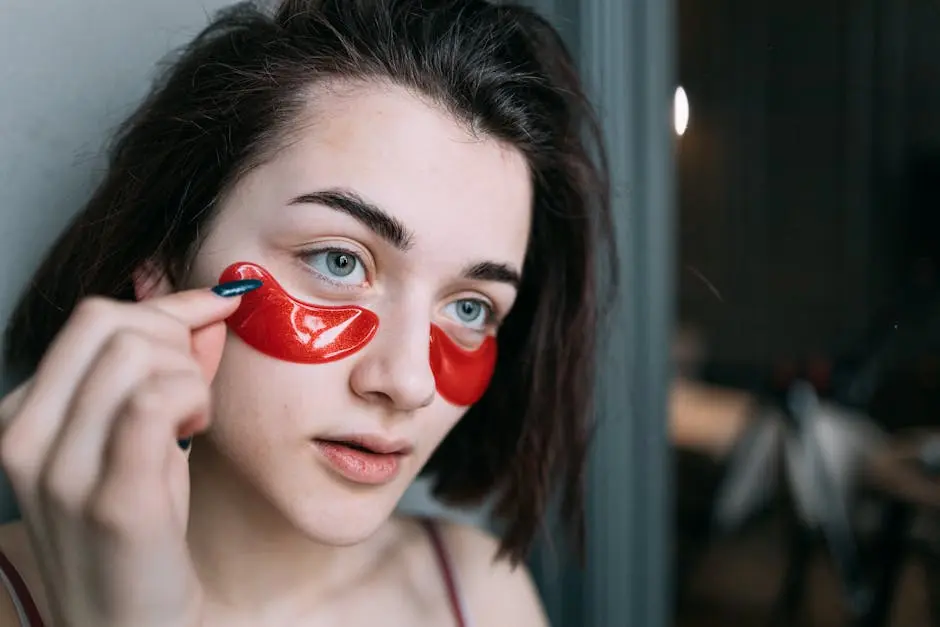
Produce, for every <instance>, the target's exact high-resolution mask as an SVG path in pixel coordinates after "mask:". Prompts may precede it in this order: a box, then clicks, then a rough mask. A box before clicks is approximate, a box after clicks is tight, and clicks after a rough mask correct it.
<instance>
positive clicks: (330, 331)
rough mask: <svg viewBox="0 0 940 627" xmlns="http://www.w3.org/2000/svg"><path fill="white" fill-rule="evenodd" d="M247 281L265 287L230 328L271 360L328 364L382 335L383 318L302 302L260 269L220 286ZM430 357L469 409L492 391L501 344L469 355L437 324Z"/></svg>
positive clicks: (440, 378)
mask: <svg viewBox="0 0 940 627" xmlns="http://www.w3.org/2000/svg"><path fill="white" fill-rule="evenodd" d="M241 279H258V280H260V281H261V282H262V286H261V287H260V288H258V289H256V290H254V291H251V292H248V293H247V294H245V295H243V296H242V297H241V298H242V301H241V304H240V305H239V307H238V310H236V312H235V313H234V314H232V315H231V316H230V317H229V318H228V320H227V321H226V323H227V324H228V326H229V328H230V329H231V330H232V331H233V332H234V333H235V334H236V335H238V337H240V338H241V339H242V340H243V341H244V342H245V343H246V344H248V345H249V346H251V347H253V348H254V349H256V350H258V351H259V352H262V353H264V354H265V355H268V356H270V357H274V358H276V359H281V360H284V361H290V362H294V363H301V364H322V363H328V362H331V361H335V360H337V359H342V358H343V357H348V356H350V355H352V354H354V353H356V352H357V351H359V350H360V349H362V348H363V347H364V346H365V345H366V344H368V343H369V341H370V340H371V339H372V338H373V337H375V334H376V332H377V331H378V328H379V318H378V316H376V315H375V313H373V312H371V311H369V310H368V309H364V308H362V307H356V306H354V305H344V306H338V307H337V306H324V305H314V304H311V303H305V302H303V301H300V300H297V299H296V298H294V297H292V296H290V295H289V294H288V293H287V292H286V291H284V288H283V287H281V285H280V284H279V283H278V282H277V281H276V280H275V279H274V277H273V276H271V274H270V273H269V272H268V271H267V270H265V269H264V268H262V267H261V266H259V265H257V264H253V263H247V262H239V263H235V264H232V265H231V266H229V267H228V268H226V269H225V271H224V272H223V273H222V276H221V277H220V278H219V282H220V283H225V282H228V281H237V280H241ZM429 358H430V365H431V372H432V373H433V374H434V382H435V385H436V387H437V391H438V393H440V395H441V396H442V397H443V398H444V399H445V400H447V401H448V402H450V403H452V404H454V405H459V406H469V405H472V404H474V403H476V402H477V401H478V400H480V398H481V397H482V396H483V393H484V392H485V391H486V388H487V387H488V386H489V382H490V379H491V378H492V376H493V370H494V368H495V366H496V339H495V338H493V337H487V338H486V339H485V340H484V341H483V344H482V345H481V346H480V347H479V348H476V349H474V350H472V351H468V350H465V349H463V348H461V347H460V346H458V345H457V344H456V343H454V341H453V340H452V339H451V338H450V337H449V336H448V335H447V333H445V332H444V331H443V330H442V329H441V328H440V327H438V326H437V325H431V348H430V356H429Z"/></svg>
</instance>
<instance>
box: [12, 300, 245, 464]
mask: <svg viewBox="0 0 940 627" xmlns="http://www.w3.org/2000/svg"><path fill="white" fill-rule="evenodd" d="M238 300H239V299H237V298H234V299H227V298H222V297H219V296H217V295H215V294H213V293H212V292H211V291H209V290H192V291H187V292H178V293H175V294H171V295H169V296H164V297H161V298H155V299H152V300H151V301H148V302H147V305H144V304H142V303H119V302H114V301H110V300H106V299H99V298H92V299H88V300H86V301H83V302H82V303H81V304H80V305H79V306H78V307H77V308H76V311H75V313H74V314H73V316H72V318H70V321H69V323H68V324H67V325H66V327H65V329H63V331H62V333H61V334H60V335H59V336H58V337H57V338H56V340H55V341H54V342H53V344H52V346H51V347H50V349H49V351H48V352H47V353H46V356H45V357H44V358H43V361H42V363H41V364H40V367H39V369H38V371H37V373H36V375H35V377H34V378H33V381H32V385H30V386H29V390H28V391H27V392H26V394H25V398H23V399H22V401H21V403H20V404H19V408H18V411H16V413H15V415H14V416H13V417H12V418H11V419H10V421H9V423H8V424H7V426H6V428H5V431H4V434H3V439H4V450H5V451H7V455H6V457H5V458H4V459H5V463H6V464H7V465H8V466H11V468H10V469H9V470H10V472H11V475H13V476H12V477H11V479H15V478H18V479H17V480H21V481H27V482H32V481H35V480H36V479H37V478H38V475H39V473H40V471H41V468H42V466H43V465H44V460H45V459H46V457H47V456H48V454H49V451H50V449H51V448H52V446H53V443H54V442H55V440H56V438H57V434H58V432H59V431H60V430H61V429H62V426H63V423H64V421H65V420H66V415H67V413H68V410H69V407H70V404H71V401H72V398H73V396H74V395H75V393H76V391H77V389H78V386H79V384H80V382H81V381H82V380H83V378H84V377H83V375H84V373H85V372H86V371H87V370H88V368H89V367H90V365H91V364H92V363H93V362H94V360H95V358H96V356H97V354H98V353H99V352H100V351H101V349H102V346H103V345H104V344H105V343H106V342H107V341H108V339H109V338H110V337H111V336H113V335H114V334H115V333H116V332H117V331H119V330H122V329H124V330H133V331H136V332H138V333H140V334H142V335H146V336H149V337H152V338H153V339H154V340H157V341H160V342H163V343H165V344H166V345H168V346H169V347H173V348H177V349H178V350H181V351H184V352H190V351H191V349H192V332H193V330H194V329H198V328H200V327H204V326H206V325H211V324H212V323H215V322H220V321H222V320H224V319H225V318H226V317H227V316H229V315H230V314H231V313H232V312H233V311H234V310H235V308H236V307H237V306H238Z"/></svg>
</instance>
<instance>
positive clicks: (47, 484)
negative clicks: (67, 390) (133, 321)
mask: <svg viewBox="0 0 940 627" xmlns="http://www.w3.org/2000/svg"><path fill="white" fill-rule="evenodd" d="M167 373H179V374H184V375H189V376H190V377H192V378H194V379H199V378H201V374H202V373H201V372H200V369H199V366H198V365H197V364H196V362H195V360H193V358H192V357H191V356H190V355H188V354H187V353H185V352H183V351H180V350H178V349H176V348H171V347H167V346H166V345H164V344H160V343H158V342H156V341H154V340H153V339H151V338H149V337H147V336H145V335H141V334H140V333H138V332H136V331H119V332H118V333H115V334H114V335H113V336H111V338H110V339H109V340H108V341H107V342H106V343H105V346H104V348H103V349H102V351H101V352H100V353H99V354H98V356H97V357H96V358H95V361H94V362H93V364H92V365H91V367H90V369H89V370H88V372H87V374H86V375H85V376H84V378H83V380H82V381H81V383H80V384H79V387H78V389H77V391H76V394H75V397H74V398H73V400H72V403H71V405H70V410H69V411H70V416H69V418H68V419H67V420H66V421H65V422H64V423H63V425H62V428H61V430H60V431H59V434H58V437H57V438H56V442H55V443H54V444H53V446H52V448H51V454H50V455H49V458H48V463H47V464H46V466H45V468H44V470H43V477H42V484H43V485H42V489H43V490H44V491H46V492H47V493H48V494H49V495H50V496H53V498H55V500H56V501H57V502H59V504H60V505H61V506H62V507H64V508H66V509H68V510H69V511H70V512H71V513H73V514H75V513H77V511H78V510H79V509H80V508H81V507H82V506H83V503H84V502H85V500H86V499H87V497H88V495H89V493H90V492H91V490H92V489H93V487H94V485H95V483H97V481H98V480H99V475H100V472H101V465H102V459H103V456H104V450H105V447H106V442H107V439H108V437H109V434H110V432H111V430H112V428H113V424H112V423H113V422H114V421H115V420H121V419H122V417H121V416H120V411H121V409H122V407H123V406H124V405H125V403H127V402H128V399H130V398H132V397H133V395H134V394H135V391H136V390H137V389H138V388H139V387H140V386H143V385H146V382H147V381H148V380H149V379H152V378H154V377H158V376H160V375H165V374H167ZM171 394H172V392H171ZM155 444H156V443H155ZM161 444H162V443H161Z"/></svg>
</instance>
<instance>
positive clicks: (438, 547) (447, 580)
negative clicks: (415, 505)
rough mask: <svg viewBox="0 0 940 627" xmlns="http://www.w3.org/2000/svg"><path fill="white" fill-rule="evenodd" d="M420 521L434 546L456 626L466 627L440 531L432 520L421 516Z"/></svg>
mask: <svg viewBox="0 0 940 627" xmlns="http://www.w3.org/2000/svg"><path fill="white" fill-rule="evenodd" d="M421 522H422V524H423V525H424V528H425V529H426V530H427V532H428V537H429V538H430V539H431V546H432V547H433V548H434V556H435V557H436V558H437V565H438V566H439V567H440V569H441V575H442V576H443V577H444V585H445V586H446V587H447V597H448V599H449V600H450V607H451V609H452V610H453V612H454V619H456V621H457V627H467V620H466V618H465V617H464V615H463V606H462V605H461V604H460V595H459V594H458V592H457V580H456V578H455V577H454V569H453V566H452V565H451V562H450V556H449V555H448V554H447V548H446V547H445V546H444V540H443V539H442V538H441V532H440V531H439V530H438V528H437V525H436V524H435V522H434V521H433V520H431V519H429V518H423V519H421Z"/></svg>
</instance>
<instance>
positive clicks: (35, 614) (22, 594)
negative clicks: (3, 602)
mask: <svg viewBox="0 0 940 627" xmlns="http://www.w3.org/2000/svg"><path fill="white" fill-rule="evenodd" d="M0 578H3V579H5V580H6V582H5V583H8V584H9V588H10V589H9V593H10V594H11V595H12V600H13V605H14V606H15V607H16V609H17V611H18V612H19V613H20V614H21V615H22V618H25V619H26V624H25V625H23V627H43V622H42V617H41V616H40V615H39V609H38V608H37V607H36V603H35V602H34V601H33V597H32V595H31V594H30V593H29V588H27V587H26V582H25V581H23V578H22V577H20V574H19V572H17V570H16V568H15V567H14V566H13V564H12V563H11V562H10V560H9V559H7V556H6V555H4V554H3V551H0ZM0 583H3V582H0ZM4 587H5V586H0V588H4Z"/></svg>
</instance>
